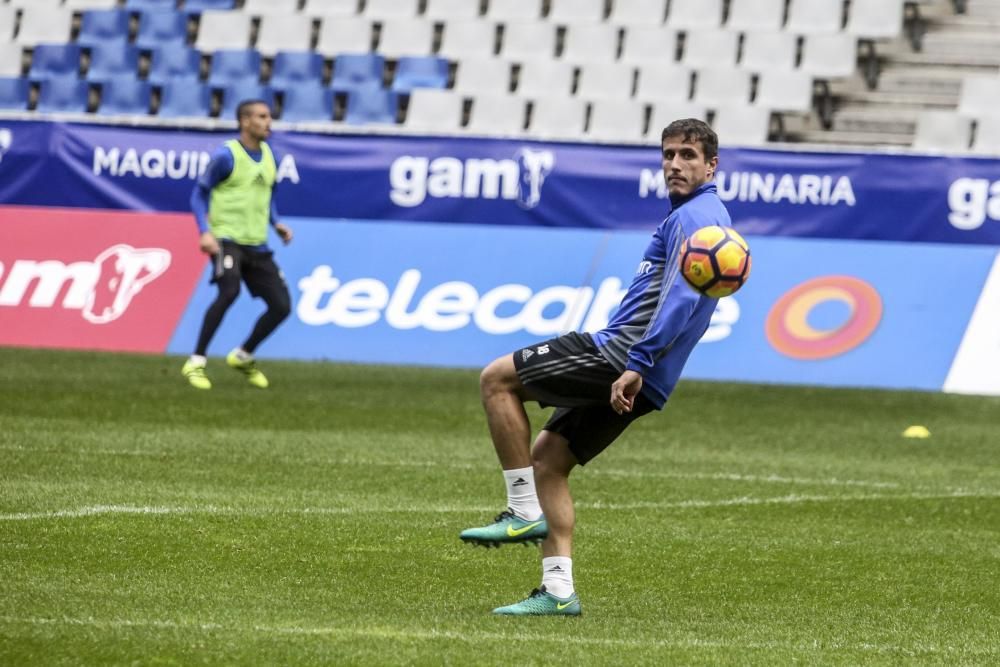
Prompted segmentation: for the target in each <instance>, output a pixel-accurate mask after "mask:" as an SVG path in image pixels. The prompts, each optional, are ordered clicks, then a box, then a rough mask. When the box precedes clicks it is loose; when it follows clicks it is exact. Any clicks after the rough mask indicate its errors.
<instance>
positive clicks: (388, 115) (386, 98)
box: [344, 84, 399, 125]
mask: <svg viewBox="0 0 1000 667" xmlns="http://www.w3.org/2000/svg"><path fill="white" fill-rule="evenodd" d="M398 108H399V95H398V94H397V93H395V92H394V91H391V90H386V89H385V88H382V87H381V86H376V85H372V84H369V85H367V86H358V87H356V88H354V89H353V90H351V91H350V92H348V93H347V109H346V110H345V111H344V122H345V123H348V124H350V125H367V124H369V123H389V124H394V123H395V122H396V111H397V109H398Z"/></svg>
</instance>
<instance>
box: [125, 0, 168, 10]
mask: <svg viewBox="0 0 1000 667" xmlns="http://www.w3.org/2000/svg"><path fill="white" fill-rule="evenodd" d="M125 9H127V10H129V11H131V12H144V11H147V10H150V9H177V0H125Z"/></svg>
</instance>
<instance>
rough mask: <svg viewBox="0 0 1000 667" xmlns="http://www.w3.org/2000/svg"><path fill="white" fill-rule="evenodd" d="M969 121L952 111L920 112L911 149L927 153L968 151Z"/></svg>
mask: <svg viewBox="0 0 1000 667" xmlns="http://www.w3.org/2000/svg"><path fill="white" fill-rule="evenodd" d="M970 131H971V121H970V120H969V118H967V117H965V116H962V115H959V114H957V113H955V112H954V111H922V112H920V114H919V115H918V116H917V127H916V132H915V134H914V136H913V143H912V144H911V146H912V148H913V149H914V150H917V151H924V152H928V153H955V152H959V153H960V152H964V151H967V150H969V143H970Z"/></svg>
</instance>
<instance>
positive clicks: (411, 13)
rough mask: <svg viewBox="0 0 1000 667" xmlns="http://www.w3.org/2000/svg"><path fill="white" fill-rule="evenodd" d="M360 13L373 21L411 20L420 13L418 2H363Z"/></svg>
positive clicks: (366, 0)
mask: <svg viewBox="0 0 1000 667" xmlns="http://www.w3.org/2000/svg"><path fill="white" fill-rule="evenodd" d="M361 13H362V14H363V15H364V16H366V17H368V18H369V19H371V20H373V21H385V20H387V19H412V18H415V17H416V16H417V14H419V13H420V0H365V3H364V7H363V9H362V12H361Z"/></svg>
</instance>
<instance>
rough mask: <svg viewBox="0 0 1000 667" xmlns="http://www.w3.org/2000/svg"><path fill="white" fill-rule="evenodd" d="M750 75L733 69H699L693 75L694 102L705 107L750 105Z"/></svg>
mask: <svg viewBox="0 0 1000 667" xmlns="http://www.w3.org/2000/svg"><path fill="white" fill-rule="evenodd" d="M750 85H751V79H750V73H749V72H744V71H743V70H738V69H733V68H722V67H711V68H705V69H700V70H698V71H697V73H696V75H695V83H694V101H695V102H697V103H698V104H704V105H705V106H707V107H712V108H718V107H720V106H736V105H739V104H744V105H749V104H750Z"/></svg>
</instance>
